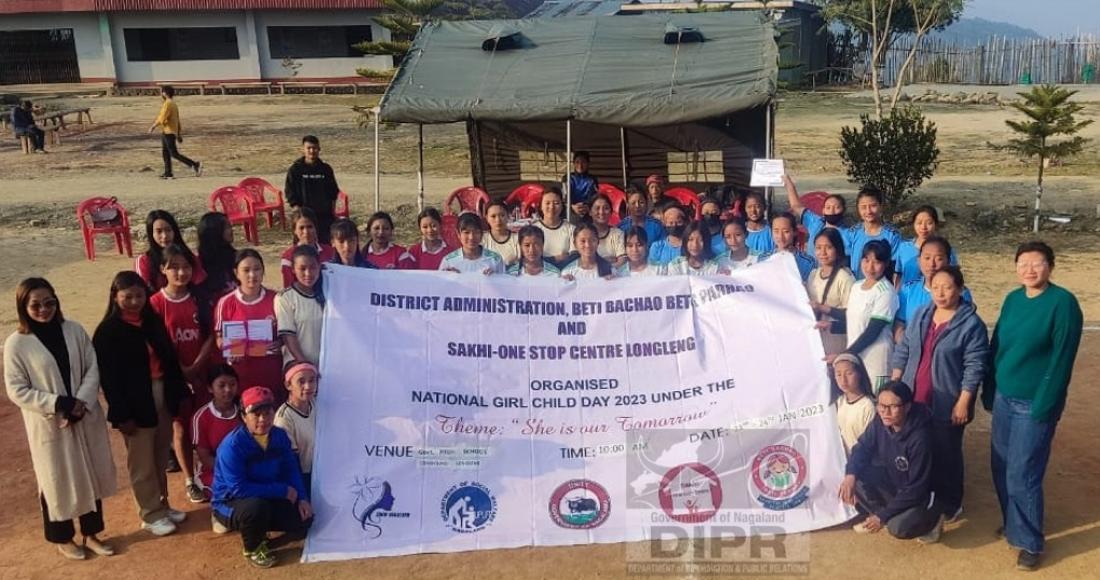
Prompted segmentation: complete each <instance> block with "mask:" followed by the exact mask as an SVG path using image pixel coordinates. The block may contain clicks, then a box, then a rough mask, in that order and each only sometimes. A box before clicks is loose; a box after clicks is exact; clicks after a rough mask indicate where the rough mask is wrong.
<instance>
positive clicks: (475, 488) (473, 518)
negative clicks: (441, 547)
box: [439, 481, 497, 534]
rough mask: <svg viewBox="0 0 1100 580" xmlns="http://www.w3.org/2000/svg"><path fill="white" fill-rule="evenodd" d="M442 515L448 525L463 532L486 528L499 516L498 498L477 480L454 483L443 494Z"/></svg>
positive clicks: (468, 532)
mask: <svg viewBox="0 0 1100 580" xmlns="http://www.w3.org/2000/svg"><path fill="white" fill-rule="evenodd" d="M439 512H440V516H441V517H442V518H443V522H444V523H446V524H447V527H449V528H451V529H452V530H454V531H456V532H459V533H462V534H472V533H474V532H478V531H481V530H483V529H485V527H486V526H488V525H489V524H491V523H492V522H493V520H494V519H495V518H496V517H497V498H496V496H495V495H493V492H491V491H489V488H488V487H485V486H484V485H482V484H480V483H478V482H476V481H463V482H461V483H458V484H455V485H452V486H451V488H450V489H448V490H447V493H444V494H443V500H442V501H441V502H440V508H439Z"/></svg>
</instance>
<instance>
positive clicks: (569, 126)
mask: <svg viewBox="0 0 1100 580" xmlns="http://www.w3.org/2000/svg"><path fill="white" fill-rule="evenodd" d="M572 173H573V120H572V119H566V120H565V220H566V221H569V220H570V219H571V218H572V217H573V215H572V213H573V186H572V183H573V180H572V179H570V176H571V175H572Z"/></svg>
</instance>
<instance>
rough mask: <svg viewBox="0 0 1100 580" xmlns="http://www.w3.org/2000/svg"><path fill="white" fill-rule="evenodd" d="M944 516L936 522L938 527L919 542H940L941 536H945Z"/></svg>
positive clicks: (920, 538)
mask: <svg viewBox="0 0 1100 580" xmlns="http://www.w3.org/2000/svg"><path fill="white" fill-rule="evenodd" d="M943 520H944V518H943V516H940V519H938V520H936V527H934V528H932V531H930V532H928V533H927V534H925V535H923V536H920V537H919V538H917V541H918V542H920V543H922V544H935V543H936V542H938V541H940V536H942V535H943Z"/></svg>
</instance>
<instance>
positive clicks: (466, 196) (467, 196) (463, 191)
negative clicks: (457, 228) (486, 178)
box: [443, 185, 490, 215]
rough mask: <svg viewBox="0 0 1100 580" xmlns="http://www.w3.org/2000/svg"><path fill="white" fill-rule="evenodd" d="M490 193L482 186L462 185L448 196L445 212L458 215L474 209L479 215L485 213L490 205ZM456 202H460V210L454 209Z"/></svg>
mask: <svg viewBox="0 0 1100 580" xmlns="http://www.w3.org/2000/svg"><path fill="white" fill-rule="evenodd" d="M489 201H490V200H489V194H488V193H485V190H483V189H481V188H480V187H474V186H472V185H471V186H467V187H460V188H458V189H456V190H454V191H452V192H451V194H450V195H448V196H447V201H445V202H444V203H443V210H444V213H447V214H451V215H457V214H460V213H464V212H468V211H472V212H474V213H476V214H478V215H485V208H486V207H488V205H489ZM455 202H458V211H457V212H456V211H454V209H453V208H452V206H453V205H454V203H455Z"/></svg>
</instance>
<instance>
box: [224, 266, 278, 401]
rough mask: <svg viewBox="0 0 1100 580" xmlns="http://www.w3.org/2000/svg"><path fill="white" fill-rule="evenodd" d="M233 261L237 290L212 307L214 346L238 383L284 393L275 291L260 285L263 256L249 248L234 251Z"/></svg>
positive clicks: (262, 278) (261, 281) (261, 282)
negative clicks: (228, 365)
mask: <svg viewBox="0 0 1100 580" xmlns="http://www.w3.org/2000/svg"><path fill="white" fill-rule="evenodd" d="M235 262H236V263H235V265H234V268H233V272H234V275H235V276H236V278H237V284H238V286H237V289H236V290H234V291H233V292H230V293H229V294H226V295H225V296H223V297H222V299H221V300H220V301H218V306H217V308H215V309H214V332H215V336H216V337H217V345H218V349H219V350H221V352H222V356H224V357H225V359H226V361H227V362H228V363H229V364H230V365H232V366H233V368H234V369H236V371H237V374H238V375H240V383H241V384H242V385H254V386H262V387H267V388H268V389H271V391H272V392H275V391H276V390H279V391H283V392H284V396H285V391H286V390H285V389H280V388H279V386H280V385H281V384H282V380H283V376H282V371H283V357H282V342H281V341H280V340H279V338H278V336H277V334H276V330H275V293H274V292H272V291H271V290H268V289H267V288H264V285H263V281H264V261H263V258H261V257H260V253H259V252H257V251H256V250H253V249H251V248H250V249H247V250H241V251H240V252H237V259H236V261H235ZM278 397H279V395H276V398H278ZM279 403H280V404H282V401H280V402H279Z"/></svg>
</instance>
